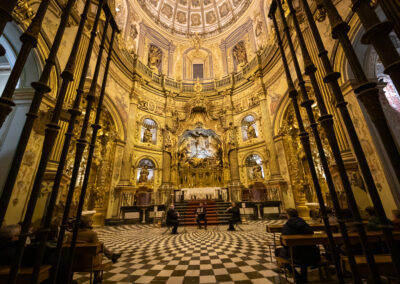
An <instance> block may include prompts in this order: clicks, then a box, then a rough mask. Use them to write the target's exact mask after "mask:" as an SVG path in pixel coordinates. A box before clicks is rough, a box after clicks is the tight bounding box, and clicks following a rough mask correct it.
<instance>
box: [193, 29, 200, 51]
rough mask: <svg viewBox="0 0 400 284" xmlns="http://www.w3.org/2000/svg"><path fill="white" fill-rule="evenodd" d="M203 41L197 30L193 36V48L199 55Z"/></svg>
mask: <svg viewBox="0 0 400 284" xmlns="http://www.w3.org/2000/svg"><path fill="white" fill-rule="evenodd" d="M201 43H202V40H201V38H200V36H199V33H197V32H196V33H195V34H194V36H193V38H192V46H193V48H194V50H195V54H196V55H199V50H200V48H201Z"/></svg>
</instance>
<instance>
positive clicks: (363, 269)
mask: <svg viewBox="0 0 400 284" xmlns="http://www.w3.org/2000/svg"><path fill="white" fill-rule="evenodd" d="M340 258H341V260H342V263H343V264H344V268H345V269H346V270H347V271H351V268H350V263H349V258H348V257H347V256H343V255H342V256H340ZM354 258H355V260H356V264H357V270H358V272H359V273H360V275H367V276H369V268H368V264H367V259H366V257H365V256H363V255H356V256H355V257H354ZM374 259H375V262H376V265H377V268H378V271H379V274H381V275H385V276H387V277H397V273H396V270H395V269H394V266H393V264H392V257H391V256H390V255H388V254H377V255H374Z"/></svg>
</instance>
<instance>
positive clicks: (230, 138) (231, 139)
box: [226, 122, 236, 148]
mask: <svg viewBox="0 0 400 284" xmlns="http://www.w3.org/2000/svg"><path fill="white" fill-rule="evenodd" d="M226 139H227V141H226V142H227V144H228V145H229V148H236V135H235V127H234V126H233V123H232V122H229V127H228V129H227V135H226Z"/></svg>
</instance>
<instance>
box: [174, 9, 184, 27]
mask: <svg viewBox="0 0 400 284" xmlns="http://www.w3.org/2000/svg"><path fill="white" fill-rule="evenodd" d="M176 19H177V21H178V23H180V24H186V13H184V12H182V11H178V13H177V14H176Z"/></svg>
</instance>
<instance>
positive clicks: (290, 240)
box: [281, 232, 400, 275]
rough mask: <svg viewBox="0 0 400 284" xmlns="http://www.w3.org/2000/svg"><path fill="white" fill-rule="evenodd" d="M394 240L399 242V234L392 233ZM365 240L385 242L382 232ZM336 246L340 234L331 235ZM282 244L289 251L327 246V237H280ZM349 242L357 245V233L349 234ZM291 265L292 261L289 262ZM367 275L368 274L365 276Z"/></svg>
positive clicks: (340, 238) (340, 242) (320, 235)
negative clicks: (314, 246)
mask: <svg viewBox="0 0 400 284" xmlns="http://www.w3.org/2000/svg"><path fill="white" fill-rule="evenodd" d="M393 237H394V239H395V240H397V241H398V240H400V232H393ZM367 238H368V242H369V243H380V242H384V241H385V237H384V235H383V233H382V232H368V233H367ZM333 239H334V241H335V244H336V245H341V244H343V237H342V235H341V234H340V233H335V234H333ZM281 240H282V244H283V245H285V246H288V247H289V248H290V249H291V250H292V248H293V247H295V246H311V245H320V244H322V245H329V240H328V236H327V235H326V234H314V235H285V236H282V237H281ZM349 241H350V243H351V244H359V243H360V237H359V235H358V233H349ZM291 263H293V259H292V260H291ZM365 275H368V274H365Z"/></svg>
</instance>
